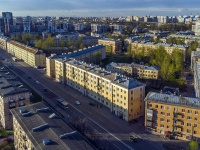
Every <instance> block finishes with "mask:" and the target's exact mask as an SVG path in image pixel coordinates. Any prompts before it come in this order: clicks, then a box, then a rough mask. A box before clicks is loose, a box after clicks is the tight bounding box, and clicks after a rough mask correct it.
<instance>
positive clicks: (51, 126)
mask: <svg viewBox="0 0 200 150" xmlns="http://www.w3.org/2000/svg"><path fill="white" fill-rule="evenodd" d="M11 113H12V115H13V130H14V146H15V149H17V150H56V149H58V150H67V149H73V150H79V149H80V148H81V149H83V150H93V149H95V148H94V147H93V146H91V144H90V143H89V142H88V141H86V139H84V138H83V136H81V135H80V133H78V132H77V131H74V130H73V129H72V128H71V127H69V126H68V125H67V124H66V123H65V122H64V121H63V120H62V119H61V118H60V117H59V116H58V115H57V114H56V113H55V112H54V111H53V110H52V109H50V108H49V107H47V105H45V104H44V103H42V102H39V103H36V104H33V105H29V106H24V107H21V108H15V109H13V110H11ZM72 140H73V141H72Z"/></svg>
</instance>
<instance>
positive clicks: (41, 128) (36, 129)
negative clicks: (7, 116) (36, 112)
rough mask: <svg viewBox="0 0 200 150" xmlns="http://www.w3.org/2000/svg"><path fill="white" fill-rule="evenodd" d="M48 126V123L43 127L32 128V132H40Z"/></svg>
mask: <svg viewBox="0 0 200 150" xmlns="http://www.w3.org/2000/svg"><path fill="white" fill-rule="evenodd" d="M48 126H49V124H48V123H45V124H43V125H41V126H38V127H35V128H32V131H33V132H36V131H40V130H43V129H45V128H47V127H48Z"/></svg>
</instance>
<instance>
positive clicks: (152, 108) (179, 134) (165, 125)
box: [145, 92, 200, 140]
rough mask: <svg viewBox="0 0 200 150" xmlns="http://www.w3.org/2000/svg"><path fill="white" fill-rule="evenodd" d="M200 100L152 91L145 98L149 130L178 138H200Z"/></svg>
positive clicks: (146, 120) (146, 125)
mask: <svg viewBox="0 0 200 150" xmlns="http://www.w3.org/2000/svg"><path fill="white" fill-rule="evenodd" d="M199 115H200V100H199V99H198V98H189V97H182V96H175V95H173V94H172V95H168V94H163V93H154V92H150V93H148V94H147V96H146V98H145V127H146V130H147V131H150V132H153V133H157V134H161V135H164V136H169V135H171V136H174V137H175V138H178V139H185V140H191V139H192V138H193V139H195V138H197V139H198V138H200V129H199V126H200V122H199Z"/></svg>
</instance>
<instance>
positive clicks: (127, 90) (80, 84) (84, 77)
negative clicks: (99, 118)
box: [55, 59, 145, 121]
mask: <svg viewBox="0 0 200 150" xmlns="http://www.w3.org/2000/svg"><path fill="white" fill-rule="evenodd" d="M55 73H56V75H55V76H56V80H57V81H59V82H61V83H63V84H66V85H69V86H71V87H73V88H74V89H76V90H78V91H79V92H81V93H82V94H83V95H86V96H89V97H90V98H92V99H94V100H96V101H98V102H100V103H101V104H103V105H105V106H106V107H108V108H109V109H110V111H111V112H113V113H114V114H115V115H117V116H118V117H120V118H122V119H124V120H126V121H130V120H133V119H135V118H138V117H140V116H143V114H144V96H145V84H143V83H140V82H138V81H136V80H133V79H131V78H126V77H122V76H120V75H118V74H113V73H111V72H109V71H106V70H104V69H102V68H100V67H99V66H93V65H91V64H86V63H85V62H81V61H77V60H73V59H60V60H58V59H57V60H56V63H55Z"/></svg>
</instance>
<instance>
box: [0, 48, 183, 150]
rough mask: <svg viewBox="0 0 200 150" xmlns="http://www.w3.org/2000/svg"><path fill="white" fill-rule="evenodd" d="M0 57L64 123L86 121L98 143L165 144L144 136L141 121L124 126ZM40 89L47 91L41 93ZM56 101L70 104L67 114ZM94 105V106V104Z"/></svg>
mask: <svg viewBox="0 0 200 150" xmlns="http://www.w3.org/2000/svg"><path fill="white" fill-rule="evenodd" d="M0 54H1V57H2V58H4V59H7V61H5V60H1V61H2V62H3V63H4V64H5V65H6V64H9V63H12V64H13V68H12V69H11V71H12V72H13V73H15V74H16V76H17V77H19V78H20V79H21V80H22V81H23V82H24V83H26V84H27V85H28V86H30V87H31V88H32V89H33V90H34V91H36V92H37V93H38V94H39V95H41V96H42V97H43V99H45V100H46V101H47V102H48V103H49V104H50V105H51V106H52V107H53V108H55V109H56V110H58V111H59V112H61V114H62V115H63V116H64V117H65V118H64V119H65V120H66V121H67V122H72V121H73V120H74V118H77V117H79V118H83V119H86V120H87V124H88V125H90V126H91V127H92V128H94V129H95V131H96V132H98V134H99V135H100V137H101V138H102V141H103V140H105V141H109V143H110V144H112V147H114V149H115V150H126V149H127V150H128V149H133V150H145V149H148V150H156V149H157V150H162V149H163V143H165V142H169V141H168V140H166V139H163V138H161V137H160V136H156V135H152V134H148V133H145V132H144V126H143V120H142V119H141V121H140V120H139V121H138V122H137V123H135V124H130V123H128V122H125V121H123V120H121V119H119V118H118V117H117V116H115V115H114V114H112V113H111V112H110V110H109V109H108V108H106V107H104V106H102V107H101V108H97V107H95V106H91V105H89V102H90V101H91V100H92V99H91V98H89V97H86V96H83V95H82V94H81V93H79V92H78V91H76V90H74V89H72V88H71V87H69V86H66V87H64V85H62V84H60V83H58V82H56V81H55V80H53V79H51V78H49V77H47V76H46V75H45V71H44V70H43V69H36V68H33V67H30V66H29V65H27V64H25V63H24V62H13V61H12V59H11V57H12V56H11V55H10V54H8V53H7V52H6V51H4V50H0ZM29 76H31V79H30V78H28V77H29ZM36 81H38V82H39V84H37V83H36ZM44 89H48V90H47V91H45V90H44ZM58 98H61V99H63V100H65V101H67V102H68V103H69V104H70V105H69V108H68V109H67V110H64V109H62V108H60V107H59V106H58V105H57V103H56V100H57V99H58ZM75 101H80V103H81V104H80V105H76V104H75V103H74V102H75ZM94 103H95V104H98V102H96V101H95V102H94ZM131 132H134V133H136V134H138V135H139V136H140V137H142V138H143V139H144V140H140V141H138V142H136V143H133V142H131V141H130V140H129V134H130V133H131ZM102 141H101V142H102ZM170 142H171V143H173V142H174V143H178V142H181V141H172V140H170Z"/></svg>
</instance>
